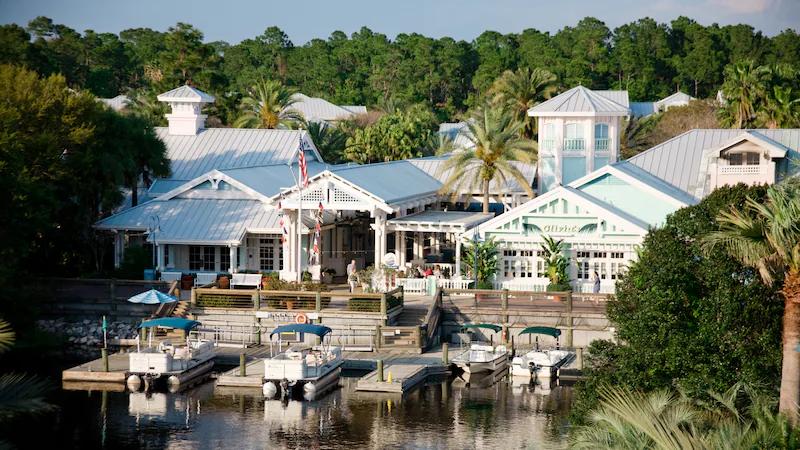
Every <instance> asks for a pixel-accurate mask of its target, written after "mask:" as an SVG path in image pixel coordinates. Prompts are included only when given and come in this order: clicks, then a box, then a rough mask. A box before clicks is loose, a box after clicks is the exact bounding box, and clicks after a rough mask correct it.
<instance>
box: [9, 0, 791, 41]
mask: <svg viewBox="0 0 800 450" xmlns="http://www.w3.org/2000/svg"><path fill="white" fill-rule="evenodd" d="M40 15H43V16H47V17H50V18H51V19H53V21H54V22H56V23H61V24H65V25H67V26H69V27H71V28H73V29H75V30H77V31H81V32H82V31H84V30H87V29H91V30H94V31H96V32H113V33H119V32H120V31H121V30H125V29H127V28H139V27H148V28H153V29H156V30H162V31H163V30H166V29H167V28H169V27H170V26H172V25H174V24H175V23H177V22H187V23H190V24H192V25H194V26H196V27H197V28H198V29H200V30H201V31H202V32H203V33H204V34H205V39H206V41H217V40H223V41H227V42H229V43H237V42H239V41H241V40H242V39H246V38H252V37H255V36H257V35H259V34H261V33H262V32H263V31H264V29H266V28H267V27H269V26H273V25H275V26H278V27H280V28H281V29H282V30H283V31H284V32H286V34H288V35H289V38H290V39H291V40H292V42H294V43H295V45H301V44H303V43H305V42H307V41H308V40H310V39H313V38H323V39H324V38H327V37H328V36H329V35H330V34H331V32H333V31H336V30H341V31H344V32H345V33H347V34H350V33H352V32H354V31H357V30H358V29H359V28H361V27H362V26H367V27H369V28H371V29H372V30H373V31H375V32H379V33H383V34H386V35H388V36H389V37H390V38H394V37H395V36H396V35H397V34H399V33H412V32H417V33H421V34H423V35H426V36H431V37H435V38H438V37H442V36H450V37H453V38H455V39H463V40H467V41H470V40H472V39H474V38H475V37H476V36H478V35H479V34H481V33H482V32H483V31H486V30H494V31H499V32H501V33H511V32H520V31H522V30H524V29H526V28H536V29H539V30H542V31H550V32H555V31H558V30H559V29H561V28H563V27H564V26H573V25H575V24H576V23H577V22H578V21H579V20H580V19H581V18H583V17H586V16H593V17H597V18H599V19H600V20H602V21H604V22H605V23H606V25H608V26H609V28H612V29H613V28H615V27H617V26H619V25H621V24H624V23H628V22H631V21H634V20H636V19H639V18H642V17H652V18H654V19H656V20H658V21H659V22H669V21H671V20H672V19H674V18H676V17H678V16H681V15H684V16H688V17H690V18H693V19H695V20H697V21H698V22H700V23H702V24H704V25H710V24H712V23H715V22H716V23H719V24H720V25H727V24H737V23H746V24H749V25H752V26H753V27H754V28H755V29H756V30H761V31H762V32H764V34H766V35H769V36H773V35H775V34H777V33H779V32H780V31H782V30H785V29H787V28H793V29H794V30H800V0H548V1H544V0H392V1H385V0H336V1H331V0H327V1H317V0H295V1H287V0H281V1H274V0H222V1H220V0H214V1H212V0H192V1H183V0H0V23H17V24H20V25H23V26H24V25H25V24H27V23H28V21H29V20H31V19H32V18H34V17H36V16H40Z"/></svg>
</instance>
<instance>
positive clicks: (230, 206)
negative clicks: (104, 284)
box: [95, 198, 281, 245]
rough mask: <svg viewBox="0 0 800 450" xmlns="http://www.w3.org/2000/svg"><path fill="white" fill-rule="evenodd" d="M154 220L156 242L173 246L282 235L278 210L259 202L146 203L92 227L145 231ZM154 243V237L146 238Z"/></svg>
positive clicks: (174, 201) (192, 201) (208, 200)
mask: <svg viewBox="0 0 800 450" xmlns="http://www.w3.org/2000/svg"><path fill="white" fill-rule="evenodd" d="M154 216H157V217H158V221H159V224H160V228H161V231H159V232H157V233H155V240H156V241H158V242H163V243H176V244H180V243H183V244H191V243H203V244H216V245H227V244H238V243H240V241H241V239H242V236H244V233H245V232H246V231H247V230H252V231H258V232H262V233H276V234H277V233H281V229H280V226H279V223H278V222H279V220H280V218H279V214H278V211H277V210H274V209H267V208H266V207H265V205H264V204H263V203H262V202H260V201H258V200H233V199H224V200H217V199H186V198H173V199H170V200H167V201H157V200H153V201H149V202H147V203H143V204H141V205H139V206H136V207H133V208H131V209H128V210H125V211H123V212H121V213H118V214H115V215H113V216H110V217H107V218H105V219H103V220H101V221H99V222H97V224H95V227H96V228H98V229H101V230H120V229H126V230H140V231H146V230H147V229H148V227H149V226H150V225H151V221H152V219H151V218H152V217H154ZM148 241H149V242H152V241H153V236H152V235H150V236H148Z"/></svg>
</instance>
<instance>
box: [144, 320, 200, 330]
mask: <svg viewBox="0 0 800 450" xmlns="http://www.w3.org/2000/svg"><path fill="white" fill-rule="evenodd" d="M198 325H200V322H198V321H196V320H189V319H183V318H180V317H162V318H160V319H153V320H146V321H144V322H142V323H141V325H139V328H150V327H161V328H174V329H176V330H184V331H189V330H191V329H192V328H194V327H196V326H198Z"/></svg>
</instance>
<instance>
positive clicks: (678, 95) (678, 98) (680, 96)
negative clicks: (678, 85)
mask: <svg viewBox="0 0 800 450" xmlns="http://www.w3.org/2000/svg"><path fill="white" fill-rule="evenodd" d="M692 100H694V97H692V96H691V95H689V94H685V93H683V92H681V91H678V92H675V93H674V94H672V95H668V96H666V97H664V98H662V99H661V100H659V101H657V102H654V103H655V105H656V109H659V108H661V107H662V106H664V105H669V104H672V103H689V102H690V101H692Z"/></svg>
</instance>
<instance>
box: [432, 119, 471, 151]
mask: <svg viewBox="0 0 800 450" xmlns="http://www.w3.org/2000/svg"><path fill="white" fill-rule="evenodd" d="M439 135H440V136H442V137H447V138H448V139H450V140H451V141H452V142H453V147H454V148H457V149H463V148H473V147H475V143H474V142H472V139H471V136H472V132H471V131H470V130H469V124H468V123H467V122H466V121H461V122H443V123H440V124H439Z"/></svg>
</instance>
